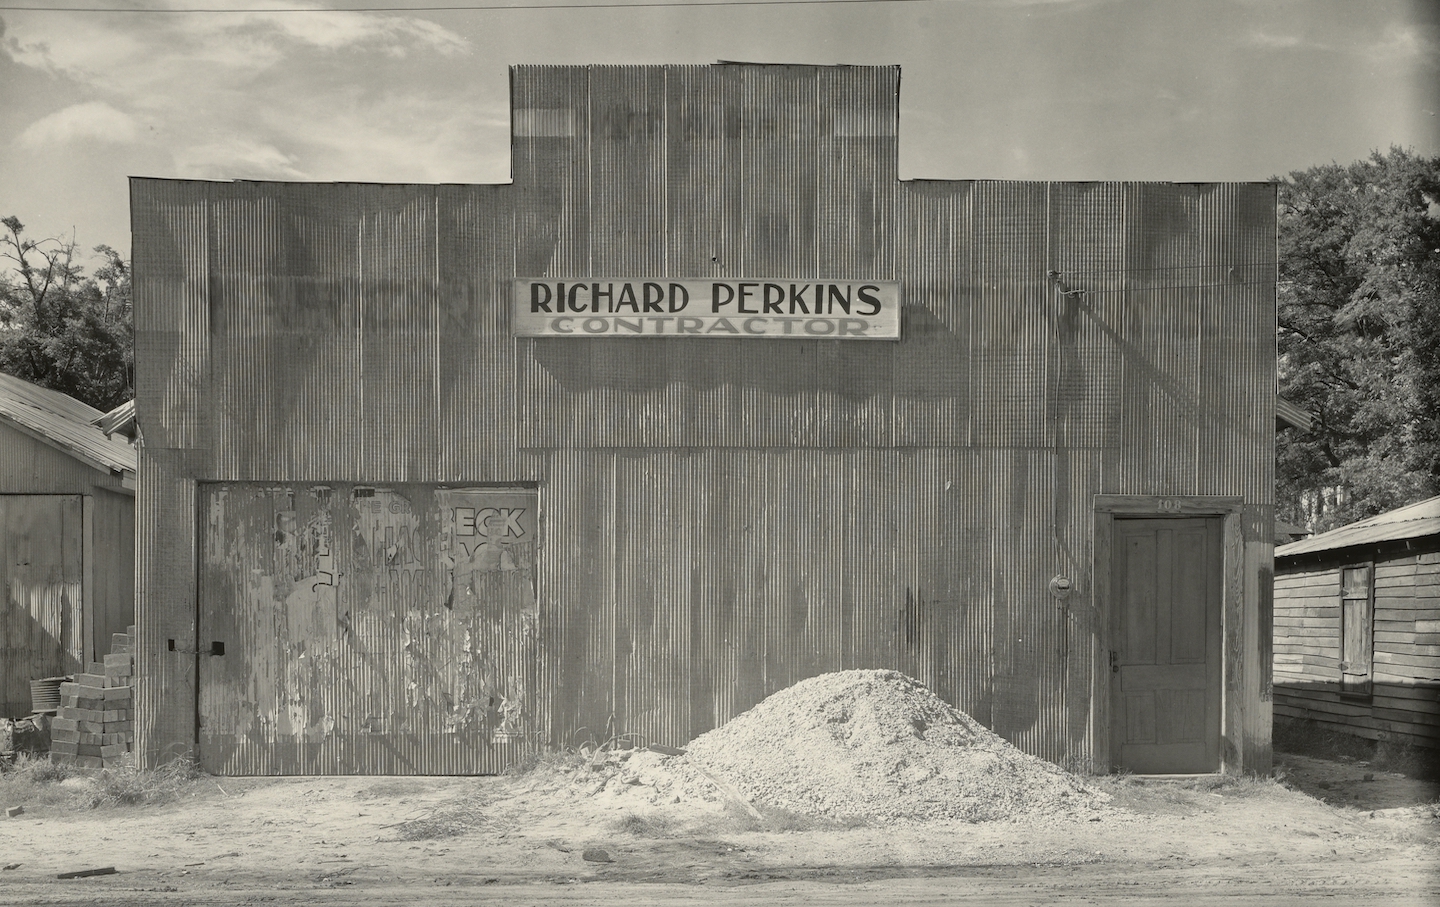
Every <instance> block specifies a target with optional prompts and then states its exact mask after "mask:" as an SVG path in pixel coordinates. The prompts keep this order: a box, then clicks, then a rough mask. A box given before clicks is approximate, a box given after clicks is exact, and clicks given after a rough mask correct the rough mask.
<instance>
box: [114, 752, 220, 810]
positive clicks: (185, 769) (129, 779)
mask: <svg viewBox="0 0 1440 907" xmlns="http://www.w3.org/2000/svg"><path fill="white" fill-rule="evenodd" d="M199 777H200V771H199V769H197V768H196V767H195V763H194V762H193V761H191V760H190V759H189V758H187V757H180V758H178V759H172V760H170V761H169V762H166V763H165V764H164V765H161V766H159V767H158V768H155V769H149V770H145V769H141V768H139V767H138V766H137V765H136V764H135V760H134V757H133V756H127V757H125V759H124V760H122V761H121V763H120V764H119V765H118V766H116V767H115V768H105V769H101V770H100V773H99V774H98V775H96V776H95V780H96V782H97V788H96V790H95V791H94V792H93V793H92V794H91V795H90V806H91V807H97V806H141V805H154V804H158V803H167V802H169V801H171V800H173V799H175V798H176V797H177V796H179V795H180V794H181V793H183V792H184V791H185V790H186V789H187V788H188V787H189V786H190V785H191V784H192V783H193V782H194V781H195V780H197V779H198V778H199Z"/></svg>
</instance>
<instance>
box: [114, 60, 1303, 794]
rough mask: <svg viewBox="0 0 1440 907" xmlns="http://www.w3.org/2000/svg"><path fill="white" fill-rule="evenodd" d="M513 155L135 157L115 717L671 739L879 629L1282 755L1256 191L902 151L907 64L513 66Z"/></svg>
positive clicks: (307, 756)
mask: <svg viewBox="0 0 1440 907" xmlns="http://www.w3.org/2000/svg"><path fill="white" fill-rule="evenodd" d="M511 92H512V94H511V101H512V111H511V114H512V121H511V122H512V146H511V149H512V159H513V172H514V179H513V182H512V183H510V184H506V185H444V186H426V185H369V184H365V185H362V184H299V183H258V182H229V183H226V182H201V181H171V180H154V179H136V180H134V181H133V182H132V184H131V200H132V201H131V204H132V215H133V227H134V237H133V240H134V256H135V281H136V284H135V285H136V319H137V332H138V333H137V341H136V343H137V355H136V359H137V370H138V374H139V379H138V384H139V393H138V395H137V400H136V412H137V416H138V421H139V424H140V427H141V429H142V430H143V433H144V439H145V443H144V445H143V455H142V460H141V492H140V527H141V528H140V557H139V570H140V593H139V602H138V611H139V613H138V617H137V623H138V628H139V629H138V632H139V635H140V648H139V651H138V655H137V658H138V667H137V670H138V672H139V684H138V691H137V697H138V703H139V711H140V714H139V717H138V745H139V747H140V748H141V750H142V751H143V752H144V753H145V754H146V758H148V759H150V760H152V761H153V760H156V759H161V758H164V757H165V756H166V755H167V754H175V753H182V752H198V755H199V761H200V763H201V764H202V765H203V766H204V767H205V768H206V769H208V770H210V771H214V772H219V773H239V774H244V773H294V772H317V773H318V772H406V773H451V772H486V771H496V770H499V769H500V768H502V767H503V766H504V765H505V764H506V763H507V762H508V761H510V760H512V759H513V758H515V756H516V754H517V753H519V752H522V751H523V750H524V749H525V748H527V747H532V746H536V745H570V744H575V743H578V742H580V741H583V740H585V739H586V738H592V739H597V740H605V739H607V738H610V737H612V736H613V735H616V734H622V733H623V734H633V735H636V738H638V739H643V740H649V741H652V742H658V743H665V744H672V745H674V744H683V743H685V742H686V741H688V740H689V739H691V738H692V737H693V736H695V735H697V734H699V733H701V732H703V731H705V730H708V729H710V728H713V727H715V726H717V725H719V724H721V723H723V722H725V721H727V720H728V719H729V718H731V717H732V716H734V715H736V714H738V713H739V712H741V711H743V710H745V709H747V708H749V707H750V706H752V705H754V704H755V703H756V702H758V701H760V700H761V699H762V698H764V697H765V696H767V695H769V694H771V693H773V692H776V691H777V690H779V689H782V688H784V687H786V686H789V685H791V684H793V683H795V682H796V681H798V680H801V679H803V678H806V677H809V676H813V675H815V674H819V673H823V672H827V671H834V670H840V669H847V668H863V667H886V668H895V669H899V670H901V671H904V672H906V673H908V674H910V675H912V676H915V677H917V678H919V679H920V680H921V681H923V682H924V683H926V684H928V685H929V686H930V687H931V688H933V689H934V690H935V691H936V692H937V693H939V694H940V695H941V696H942V697H944V698H945V699H946V700H948V701H949V702H951V703H953V704H954V705H956V706H958V707H959V708H961V709H963V710H964V711H966V712H968V713H969V714H971V715H973V716H975V717H976V718H977V719H978V720H980V721H982V722H984V723H985V724H987V725H988V726H990V727H992V728H994V729H995V730H996V731H998V732H999V733H1000V734H1003V735H1004V736H1005V737H1007V738H1008V739H1010V740H1011V741H1013V742H1014V743H1015V744H1016V745H1017V746H1019V747H1021V748H1022V749H1024V750H1026V751H1028V752H1031V753H1035V754H1038V755H1040V756H1043V757H1045V758H1047V759H1051V760H1053V761H1055V762H1058V763H1061V764H1063V765H1066V766H1068V767H1071V768H1077V769H1081V770H1105V769H1106V768H1109V767H1112V766H1113V767H1125V768H1129V769H1132V770H1136V771H1149V772H1172V771H1173V772H1180V771H1216V770H1221V769H1224V770H1230V771H1238V770H1254V771H1267V770H1268V769H1269V767H1270V725H1271V714H1270V704H1269V695H1270V690H1269V680H1270V663H1269V657H1270V624H1269V619H1270V614H1269V594H1270V590H1271V577H1270V572H1269V571H1270V565H1271V554H1272V550H1273V547H1272V546H1273V541H1272V525H1273V501H1272V494H1273V485H1274V482H1273V460H1274V456H1273V439H1274V431H1275V419H1276V414H1275V349H1274V326H1275V325H1274V319H1275V278H1276V257H1275V256H1276V252H1275V188H1274V186H1273V185H1269V184H1263V183H1255V184H1233V183H1225V184H1186V185H1181V184H1171V183H1049V182H970V181H909V182H907V181H900V180H898V179H897V178H896V154H897V133H898V121H899V99H898V92H899V69H898V68H897V67H890V66H854V67H849V66H846V67H815V66H760V65H739V64H722V65H716V66H523V67H516V68H515V69H513V70H512V74H511Z"/></svg>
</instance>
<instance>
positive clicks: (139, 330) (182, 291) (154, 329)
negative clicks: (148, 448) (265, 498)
mask: <svg viewBox="0 0 1440 907" xmlns="http://www.w3.org/2000/svg"><path fill="white" fill-rule="evenodd" d="M210 185H211V184H209V183H202V182H190V181H179V180H149V179H132V180H131V181H130V192H131V207H130V232H131V238H132V242H133V244H134V246H135V250H136V251H135V253H134V254H133V261H132V262H131V264H132V267H133V272H134V274H135V277H136V279H135V395H136V401H137V402H136V410H135V413H136V418H137V420H138V421H139V424H140V425H142V426H144V432H145V438H146V441H147V442H148V443H149V444H151V445H154V446H156V447H165V448H177V449H178V448H187V449H193V448H199V447H207V446H209V444H210V438H209V433H208V417H209V414H210V409H211V406H210V404H211V398H210V389H209V382H210V307H209V305H208V296H209V287H208V280H209V267H208V264H209V262H208V255H207V248H208V242H209V237H208V232H209V226H210V214H209V187H210ZM142 276H143V278H144V279H143V280H142V279H140V278H141V277H142Z"/></svg>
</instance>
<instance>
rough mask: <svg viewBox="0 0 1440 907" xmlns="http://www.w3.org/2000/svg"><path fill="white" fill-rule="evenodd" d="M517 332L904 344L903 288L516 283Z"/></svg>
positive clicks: (793, 283)
mask: <svg viewBox="0 0 1440 907" xmlns="http://www.w3.org/2000/svg"><path fill="white" fill-rule="evenodd" d="M515 335H516V336H517V337H732V338H740V337H768V338H773V339H777V340H786V339H788V340H899V339H900V284H899V283H897V282H894V281H879V280H872V281H864V280H831V279H819V278H817V279H815V280H778V279H773V278H757V279H754V280H750V279H734V280H731V279H724V280H708V279H707V280H693V279H686V280H672V279H670V278H668V277H629V278H624V277H601V278H593V277H592V278H569V279H557V280H525V279H522V280H516V281H515Z"/></svg>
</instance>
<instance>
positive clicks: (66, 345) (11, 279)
mask: <svg viewBox="0 0 1440 907" xmlns="http://www.w3.org/2000/svg"><path fill="white" fill-rule="evenodd" d="M0 226H3V228H4V229H3V232H0V259H3V260H4V264H5V265H6V266H8V267H7V268H6V269H5V271H4V272H3V273H0V371H4V372H8V373H9V374H11V375H14V376H15V377H17V378H24V379H25V380H26V381H30V382H33V383H35V384H38V385H40V386H41V387H48V388H51V389H52V390H57V391H63V392H65V393H67V394H69V395H70V396H72V397H75V398H76V399H78V400H81V401H83V402H85V403H88V404H90V405H91V406H93V407H95V408H96V409H99V410H110V409H113V408H115V407H116V406H118V405H120V404H121V403H124V402H125V401H126V400H129V399H130V398H131V397H133V396H134V395H135V394H134V389H133V386H134V372H135V356H134V345H135V344H134V328H133V325H132V319H131V305H130V267H129V265H128V264H126V262H125V260H124V259H122V258H121V257H120V255H119V253H117V252H116V251H115V250H114V249H112V248H110V247H109V246H96V247H95V251H96V252H98V253H100V254H101V255H102V256H103V257H104V264H103V265H101V267H100V268H98V269H97V270H96V271H95V274H94V275H93V276H90V277H87V276H86V275H85V274H84V271H83V269H82V268H81V267H80V266H79V265H78V264H76V262H75V253H76V245H75V242H74V241H73V240H63V239H58V238H54V237H51V238H46V239H31V238H29V237H27V236H26V235H25V225H24V224H22V223H20V221H19V219H18V218H15V217H13V216H12V217H6V218H4V219H3V220H0Z"/></svg>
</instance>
